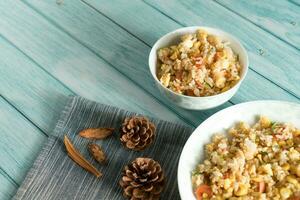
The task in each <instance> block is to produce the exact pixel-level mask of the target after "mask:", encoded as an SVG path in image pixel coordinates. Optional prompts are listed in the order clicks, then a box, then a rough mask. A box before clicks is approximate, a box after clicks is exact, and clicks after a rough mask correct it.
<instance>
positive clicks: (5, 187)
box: [0, 172, 18, 200]
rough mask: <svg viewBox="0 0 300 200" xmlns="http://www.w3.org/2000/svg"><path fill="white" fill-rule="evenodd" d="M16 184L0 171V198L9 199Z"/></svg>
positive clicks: (14, 190) (13, 192)
mask: <svg viewBox="0 0 300 200" xmlns="http://www.w3.org/2000/svg"><path fill="white" fill-rule="evenodd" d="M17 188H18V185H16V184H15V183H13V182H12V181H11V180H10V178H9V177H7V176H6V175H4V174H2V173H1V172H0V199H1V200H9V199H11V198H12V197H13V195H14V194H15V192H16V190H17Z"/></svg>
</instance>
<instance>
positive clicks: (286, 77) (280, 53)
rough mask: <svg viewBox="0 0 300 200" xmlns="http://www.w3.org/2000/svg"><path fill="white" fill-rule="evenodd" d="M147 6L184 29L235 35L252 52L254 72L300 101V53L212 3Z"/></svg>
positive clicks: (170, 1) (191, 1)
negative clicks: (200, 28)
mask: <svg viewBox="0 0 300 200" xmlns="http://www.w3.org/2000/svg"><path fill="white" fill-rule="evenodd" d="M147 2H148V4H150V5H151V6H154V7H155V8H156V9H158V10H160V11H161V12H163V13H164V14H165V15H168V16H170V17H171V18H173V19H174V20H176V21H178V22H180V23H181V24H183V25H184V26H191V25H204V26H212V27H217V28H220V29H223V30H225V31H227V32H229V33H232V34H233V35H234V36H236V37H237V38H238V39H239V40H241V42H242V43H243V44H244V45H245V47H246V49H247V50H248V53H249V59H250V67H251V68H252V69H254V70H255V71H256V72H258V73H259V74H262V75H263V76H264V77H266V78H267V79H269V80H271V81H272V82H273V83H275V84H276V85H278V86H280V87H282V88H284V89H285V90H287V91H289V92H290V93H292V94H293V95H295V96H297V97H298V98H299V97H300V85H299V84H298V77H299V76H300V68H299V67H297V66H298V64H299V59H298V58H300V52H299V51H298V50H297V49H295V48H293V47H291V46H289V45H288V44H286V43H285V42H283V41H280V40H279V39H278V38H276V37H274V36H272V35H270V34H269V33H267V32H265V31H264V30H261V29H259V28H257V26H256V25H253V24H252V23H250V22H248V21H246V20H244V19H242V18H241V17H239V16H237V15H236V14H234V13H232V12H231V11H228V10H227V9H226V8H224V7H222V6H221V5H219V4H217V3H215V2H212V1H194V0H186V1H175V0H168V1H164V2H161V1H155V0H147ZM175 10H176V12H174V11H175ZM261 96H263V93H262V94H261ZM271 98H272V97H271Z"/></svg>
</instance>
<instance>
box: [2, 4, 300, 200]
mask: <svg viewBox="0 0 300 200" xmlns="http://www.w3.org/2000/svg"><path fill="white" fill-rule="evenodd" d="M192 25H204V26H212V27H217V28H220V29H223V30H225V31H227V32H229V33H232V34H233V35H235V36H236V37H237V38H239V40H240V41H241V42H242V43H243V44H244V46H245V47H246V49H247V51H248V53H249V58H250V70H249V73H248V75H247V77H246V79H245V82H244V83H243V84H242V86H241V88H240V90H239V91H238V93H237V94H236V95H235V96H234V97H233V98H232V99H231V100H230V101H229V102H227V103H225V104H224V105H222V106H220V107H218V108H216V109H213V110H208V111H198V112H196V111H188V110H183V109H180V108H177V107H175V106H173V105H170V104H169V103H168V102H167V101H166V100H165V99H164V97H162V96H161V95H160V94H159V92H158V90H157V89H156V87H155V86H154V82H153V81H152V78H151V75H150V72H149V71H148V65H147V60H148V54H149V51H150V49H151V46H152V45H153V44H154V42H155V41H156V40H157V39H158V38H159V37H161V36H162V35H164V34H165V33H167V32H170V31H172V30H174V29H177V28H180V27H182V26H192ZM0 34H1V36H0V95H1V97H0V199H1V200H2V199H4V200H5V199H9V198H11V197H12V196H13V195H14V193H15V192H16V189H17V188H18V186H19V185H20V184H21V182H22V180H23V179H24V176H25V174H26V172H27V171H28V169H29V168H30V167H31V165H32V163H33V161H34V159H35V158H36V156H37V155H38V152H39V151H40V149H41V147H42V144H43V142H45V140H46V138H47V136H49V135H50V134H51V131H52V129H53V127H54V124H55V122H56V120H57V117H58V115H59V113H60V111H61V109H62V107H63V106H64V103H65V99H66V96H67V95H70V94H77V95H81V96H84V97H87V98H89V99H92V100H95V101H98V102H101V103H105V104H110V105H113V106H117V107H120V108H124V109H127V110H130V111H134V112H138V113H143V114H146V115H151V116H155V117H158V118H163V119H167V120H169V121H180V122H182V123H187V124H190V125H192V126H197V125H198V124H199V123H201V122H202V121H203V120H205V119H206V118H207V117H209V116H210V115H212V114H213V113H215V112H216V111H218V110H220V109H223V108H225V107H228V106H231V105H233V104H237V103H241V102H245V101H251V100H258V99H276V100H286V101H292V102H300V101H299V99H300V1H299V0H290V1H286V0H275V1H274V0H265V1H259V0H252V1H248V0H216V1H204V0H203V1H195V0H185V1H179V0H178V1H172V0H167V1H158V0H157V1H156V0H145V1H139V0H130V1H125V0H114V1H106V0H82V1H79V0H42V1H41V0H23V1H13V0H1V1H0Z"/></svg>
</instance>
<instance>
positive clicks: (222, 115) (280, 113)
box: [178, 101, 300, 200]
mask: <svg viewBox="0 0 300 200" xmlns="http://www.w3.org/2000/svg"><path fill="white" fill-rule="evenodd" d="M260 115H264V116H267V117H269V118H270V119H271V120H273V121H280V122H290V123H292V124H293V125H294V126H296V127H297V128H300V127H299V126H300V104H295V103H289V102H282V101H253V102H247V103H242V104H238V105H235V106H231V107H229V108H226V109H224V110H222V111H219V112H218V113H216V114H214V115H213V116H211V117H210V118H208V119H207V120H205V121H204V122H203V123H202V124H201V125H200V126H198V127H197V129H196V130H195V131H194V132H193V133H192V135H191V136H190V138H189V139H188V141H187V142H186V144H185V146H184V148H183V150H182V153H181V156H180V160H179V165H178V187H179V192H180V196H181V199H183V200H193V199H196V198H195V196H194V194H193V191H192V183H191V172H192V171H193V169H194V168H195V167H196V165H197V164H199V163H200V162H201V161H203V159H204V146H205V144H207V143H209V142H210V141H211V137H212V136H213V135H214V134H215V133H220V132H223V133H224V132H226V130H228V129H229V128H230V127H232V126H233V125H234V124H235V123H237V122H240V121H244V122H247V123H250V124H253V123H254V122H255V121H256V120H257V117H258V116H260Z"/></svg>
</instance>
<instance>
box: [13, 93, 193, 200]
mask: <svg viewBox="0 0 300 200" xmlns="http://www.w3.org/2000/svg"><path fill="white" fill-rule="evenodd" d="M131 115H137V114H136V113H132V112H128V111H125V110H121V109H119V108H115V107H111V106H107V105H103V104H99V103H96V102H93V101H90V100H87V99H84V98H82V97H78V96H77V97H70V99H69V101H68V103H67V105H66V107H65V109H64V110H63V111H62V114H61V117H60V119H59V121H58V122H57V124H56V127H55V129H54V133H53V134H52V136H50V137H49V138H48V140H47V142H46V143H45V145H44V147H43V149H42V151H41V153H40V155H39V156H38V158H37V159H36V160H35V162H34V164H33V166H32V168H31V169H30V170H29V172H28V174H27V176H26V178H25V180H24V182H23V183H22V185H21V186H20V188H19V189H18V191H17V193H16V195H15V196H14V197H13V199H30V200H32V199H34V200H38V199H43V200H48V199H55V200H57V199H59V200H60V199H109V200H113V199H124V197H123V196H122V189H121V187H120V186H119V180H120V177H121V171H122V170H123V167H124V166H125V165H126V164H128V163H130V162H131V161H132V160H134V159H135V158H137V157H151V158H153V159H154V160H156V161H158V162H159V163H160V164H161V165H162V168H163V170H164V172H165V176H166V185H165V189H164V191H163V193H162V196H161V199H172V200H174V199H180V197H179V193H178V188H177V165H178V160H179V156H180V153H181V150H182V148H183V145H184V143H185V141H186V140H187V138H188V136H189V135H190V134H191V133H192V131H193V128H191V127H187V126H183V125H181V124H175V123H170V122H166V121H162V120H159V119H153V118H150V120H151V121H152V122H154V124H155V125H156V126H157V130H156V131H157V132H156V133H157V137H156V139H155V142H154V144H152V145H151V146H150V147H149V148H147V149H146V150H144V151H142V152H134V151H130V150H127V149H125V148H124V147H123V146H122V144H121V143H120V140H119V133H118V129H119V127H120V124H121V123H122V121H123V120H124V118H125V117H127V116H131ZM90 127H114V128H116V131H115V132H114V134H113V136H111V137H109V138H108V139H105V140H99V141H97V143H98V144H99V145H101V146H102V147H103V149H104V151H105V152H106V154H107V158H108V163H107V164H106V165H100V164H98V163H96V162H95V161H94V160H93V159H92V158H91V156H90V155H89V152H88V151H87V148H86V147H87V144H88V143H89V142H90V141H89V140H87V139H84V138H81V137H79V136H78V135H77V134H78V132H79V131H80V130H82V129H85V128H90ZM65 134H66V135H68V137H69V138H70V140H71V141H72V142H73V144H74V146H75V148H76V149H78V150H79V151H80V152H81V153H82V154H83V155H84V157H85V158H87V159H88V160H89V161H91V162H92V163H93V165H94V166H96V167H97V168H98V169H99V170H100V171H101V172H102V173H103V176H102V177H101V178H98V179H97V178H96V177H95V176H94V175H92V174H91V173H89V172H87V171H85V170H84V169H82V168H81V167H79V166H78V165H77V164H76V163H74V162H73V161H72V160H71V159H70V158H69V157H68V156H67V153H66V150H65V147H64V144H63V136H64V135H65Z"/></svg>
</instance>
